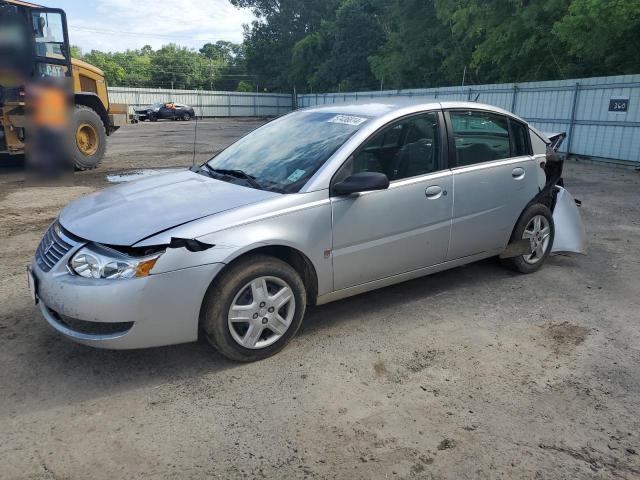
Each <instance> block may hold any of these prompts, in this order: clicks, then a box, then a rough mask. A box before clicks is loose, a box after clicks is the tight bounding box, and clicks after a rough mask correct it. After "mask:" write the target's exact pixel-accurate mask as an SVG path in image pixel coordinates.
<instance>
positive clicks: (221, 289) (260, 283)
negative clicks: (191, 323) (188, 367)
mask: <svg viewBox="0 0 640 480" xmlns="http://www.w3.org/2000/svg"><path fill="white" fill-rule="evenodd" d="M305 309H306V292H305V288H304V284H303V282H302V280H301V278H300V276H299V275H298V273H297V272H296V271H295V270H294V269H293V268H292V267H291V266H290V265H288V264H287V263H285V262H283V261H282V260H279V259H277V258H274V257H270V256H267V255H251V256H249V257H246V258H244V259H240V260H239V261H238V262H237V263H235V264H232V265H230V266H229V267H228V270H225V271H223V272H222V273H221V274H220V276H219V277H218V278H217V279H216V280H215V282H214V283H213V284H212V285H211V287H210V288H209V290H208V291H207V295H206V298H205V301H204V303H203V308H202V327H203V329H204V331H205V333H206V335H207V339H208V340H209V343H211V344H212V345H213V346H214V347H215V348H216V349H217V350H218V351H219V352H220V353H221V354H223V355H224V356H226V357H228V358H230V359H232V360H237V361H241V362H251V361H255V360H261V359H263V358H267V357H269V356H271V355H273V354H275V353H277V352H279V351H280V350H281V349H283V348H284V347H285V345H286V344H287V343H289V341H290V340H291V339H292V338H293V336H294V335H295V334H296V332H297V331H298V329H299V328H300V325H301V324H302V318H303V317H304V312H305Z"/></svg>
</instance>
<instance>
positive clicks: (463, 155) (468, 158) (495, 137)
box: [449, 110, 512, 167]
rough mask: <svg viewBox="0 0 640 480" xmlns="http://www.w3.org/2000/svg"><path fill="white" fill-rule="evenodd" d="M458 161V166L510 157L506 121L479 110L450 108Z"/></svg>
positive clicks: (505, 118)
mask: <svg viewBox="0 0 640 480" xmlns="http://www.w3.org/2000/svg"><path fill="white" fill-rule="evenodd" d="M449 115H450V118H451V126H452V129H453V140H454V142H455V152H456V160H457V165H458V166H460V167H463V166H467V165H474V164H476V163H483V162H490V161H492V160H500V159H503V158H509V157H511V156H512V155H511V145H510V139H509V121H508V120H507V117H505V116H503V115H497V114H494V113H489V112H480V111H461V110H452V111H450V112H449Z"/></svg>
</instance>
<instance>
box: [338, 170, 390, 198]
mask: <svg viewBox="0 0 640 480" xmlns="http://www.w3.org/2000/svg"><path fill="white" fill-rule="evenodd" d="M386 188H389V179H388V178H387V176H386V175H385V174H384V173H380V172H359V173H354V174H353V175H351V176H349V177H347V178H345V179H344V180H343V181H341V182H339V183H336V184H335V185H334V186H333V188H332V192H333V194H334V195H351V194H352V193H359V192H370V191H373V190H385V189H386Z"/></svg>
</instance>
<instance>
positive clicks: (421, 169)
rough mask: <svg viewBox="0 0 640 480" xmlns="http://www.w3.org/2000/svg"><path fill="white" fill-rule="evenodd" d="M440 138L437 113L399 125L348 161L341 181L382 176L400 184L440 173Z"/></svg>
mask: <svg viewBox="0 0 640 480" xmlns="http://www.w3.org/2000/svg"><path fill="white" fill-rule="evenodd" d="M439 158H440V137H439V126H438V115H437V114H436V113H435V112H431V113H425V114H422V115H416V116H412V117H409V118H406V119H403V120H400V121H399V122H396V123H394V124H392V125H390V126H389V127H387V128H385V129H383V130H382V131H381V132H379V133H377V134H376V135H374V136H373V137H372V138H371V139H369V140H367V142H366V143H365V144H364V145H363V146H362V148H361V149H360V150H359V151H358V152H357V153H356V154H355V155H354V156H353V157H352V158H351V159H350V160H349V162H348V163H347V164H346V165H345V166H344V167H343V170H342V171H341V172H340V177H344V176H349V175H351V174H353V173H359V172H380V173H384V174H385V175H387V177H388V178H389V180H401V179H403V178H409V177H415V176H417V175H424V174H427V173H431V172H435V171H437V170H439Z"/></svg>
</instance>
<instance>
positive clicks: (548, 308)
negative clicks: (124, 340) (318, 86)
mask: <svg viewBox="0 0 640 480" xmlns="http://www.w3.org/2000/svg"><path fill="white" fill-rule="evenodd" d="M261 122H262V120H255V119H254V120H251V119H244V120H238V119H226V120H206V121H203V122H201V124H200V126H199V131H198V142H197V145H196V147H197V153H196V159H197V160H204V159H205V158H206V157H207V156H208V155H210V154H212V153H214V152H215V151H217V150H219V149H220V148H222V147H223V146H224V145H227V144H229V143H230V142H232V141H233V140H234V139H235V138H237V137H238V136H239V135H241V134H242V133H244V132H246V131H248V130H250V129H252V128H254V127H255V126H257V125H259V124H260V123H261ZM194 126H195V123H193V122H192V123H182V122H159V123H157V124H148V123H145V124H139V125H137V126H132V127H128V128H125V129H122V131H119V132H117V133H116V134H115V135H114V136H113V137H112V138H111V139H110V144H109V152H108V156H107V158H106V159H105V162H104V164H103V166H101V167H100V168H99V169H98V170H96V171H93V172H85V173H81V174H77V175H76V176H75V177H74V179H73V183H72V184H71V185H68V186H44V187H43V186H39V187H38V186H27V185H25V184H24V182H23V181H22V180H21V175H20V173H19V172H18V171H16V170H15V169H10V168H9V169H6V168H5V169H3V170H1V171H0V272H1V273H2V275H0V365H2V367H1V368H0V477H1V478H2V479H14V478H15V479H23V478H33V479H54V478H55V479H66V478H72V479H86V478H92V479H114V478H136V479H139V478H140V479H156V478H157V479H160V478H176V479H185V478H205V477H207V478H216V477H217V478H261V477H276V478H351V479H359V478H363V479H368V478H426V479H428V478H450V479H467V478H540V479H546V478H572V479H581V478H590V479H605V478H626V479H632V478H640V415H639V412H640V369H639V368H638V367H639V366H640V347H639V345H640V313H639V312H640V262H639V261H638V252H640V174H639V173H638V172H633V171H626V170H615V169H610V168H605V167H599V166H594V165H583V164H577V163H569V164H568V165H567V168H566V175H565V179H566V184H567V186H568V188H569V189H570V190H571V191H572V192H573V193H574V194H575V196H577V197H578V198H580V199H581V200H582V201H583V207H582V214H583V217H584V221H585V224H586V227H587V231H588V236H589V242H590V245H589V255H588V256H586V257H567V256H555V257H552V258H550V259H549V261H548V262H547V264H546V265H545V267H544V268H543V269H542V270H541V271H539V272H538V273H535V274H533V275H528V276H521V275H516V274H514V273H511V272H508V271H505V270H503V269H502V268H501V267H500V266H499V264H498V263H497V262H496V261H495V260H487V261H483V262H480V263H476V264H473V265H469V266H466V267H461V268H456V269H454V270H451V271H448V272H443V273H439V274H436V275H433V276H430V277H425V278H422V279H418V280H414V281H410V282H407V283H404V284H401V285H396V286H393V287H389V288H385V289H382V290H379V291H375V292H371V293H367V294H363V295H360V296H357V297H354V298H351V299H347V300H343V301H340V302H337V303H333V304H329V305H326V306H322V307H317V308H315V309H312V310H311V311H310V312H309V314H308V317H307V318H306V320H305V324H304V325H303V328H302V331H301V333H300V335H299V336H298V337H297V338H296V339H294V340H293V341H292V342H291V344H290V345H289V346H288V347H287V348H286V349H285V350H284V351H283V352H281V353H280V354H278V355H276V356H275V357H272V358H270V359H267V360H265V361H262V362H259V363H255V364H248V365H239V364H234V363H231V362H229V361H227V360H225V359H223V358H222V357H221V356H220V355H218V354H217V353H215V352H214V351H212V350H211V349H210V348H209V346H208V345H207V344H206V343H204V342H198V343H193V344H185V345H178V346H173V347H165V348H156V349H148V350H139V351H101V350H94V349H91V348H88V347H83V346H80V345H76V344H74V343H72V342H70V341H67V340H65V339H64V338H62V337H61V336H60V335H57V334H56V333H54V332H53V331H52V330H51V329H49V328H48V327H47V326H46V324H45V322H44V320H43V319H42V318H41V317H40V315H39V313H38V312H37V311H36V308H35V307H34V306H33V305H32V304H31V302H30V299H29V296H28V293H27V290H26V279H25V274H24V268H25V265H27V264H28V263H29V262H30V259H31V256H32V255H33V252H34V250H35V248H36V245H37V242H38V241H39V238H40V236H41V235H42V233H43V232H44V230H45V228H46V226H47V224H48V223H49V222H50V221H51V220H52V219H53V218H54V217H55V216H56V214H57V212H58V211H59V209H60V208H61V207H62V206H63V205H64V204H66V203H67V202H68V201H70V200H72V199H73V198H76V197H78V196H79V195H82V194H85V193H88V192H91V191H93V190H95V189H96V188H100V187H103V186H104V185H106V184H107V181H106V175H107V174H113V173H122V172H127V171H130V170H138V169H147V168H168V167H174V166H184V165H189V164H190V163H191V161H192V153H191V152H192V149H193V136H192V135H193V128H194Z"/></svg>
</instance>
